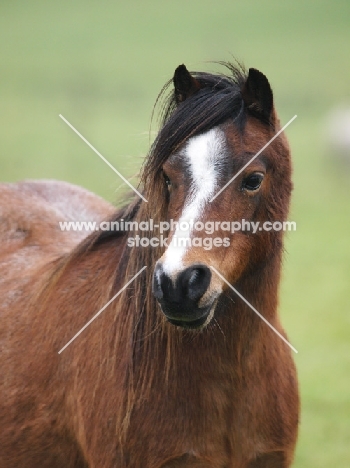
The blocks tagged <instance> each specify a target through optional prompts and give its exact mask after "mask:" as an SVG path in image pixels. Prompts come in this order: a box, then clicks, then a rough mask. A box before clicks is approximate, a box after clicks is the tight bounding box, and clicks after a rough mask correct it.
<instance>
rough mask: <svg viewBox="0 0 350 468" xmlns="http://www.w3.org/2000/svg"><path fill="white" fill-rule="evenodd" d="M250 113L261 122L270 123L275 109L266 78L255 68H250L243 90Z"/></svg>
mask: <svg viewBox="0 0 350 468" xmlns="http://www.w3.org/2000/svg"><path fill="white" fill-rule="evenodd" d="M241 93H242V97H243V101H244V103H245V105H246V108H247V109H248V111H249V112H250V113H251V114H253V115H254V116H255V117H257V118H260V119H261V120H265V121H270V120H271V116H272V109H273V95H272V89H271V86H270V83H269V82H268V80H267V78H266V76H265V75H264V74H263V73H261V72H260V71H259V70H256V69H255V68H249V74H248V78H247V80H246V82H245V83H244V85H243V88H242V89H241Z"/></svg>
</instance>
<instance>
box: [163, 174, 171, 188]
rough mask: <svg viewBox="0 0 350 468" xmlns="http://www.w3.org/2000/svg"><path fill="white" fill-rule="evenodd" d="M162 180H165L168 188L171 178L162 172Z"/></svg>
mask: <svg viewBox="0 0 350 468" xmlns="http://www.w3.org/2000/svg"><path fill="white" fill-rule="evenodd" d="M164 180H165V185H166V186H167V187H168V188H169V187H170V186H171V180H170V179H169V177H168V176H167V175H166V174H164Z"/></svg>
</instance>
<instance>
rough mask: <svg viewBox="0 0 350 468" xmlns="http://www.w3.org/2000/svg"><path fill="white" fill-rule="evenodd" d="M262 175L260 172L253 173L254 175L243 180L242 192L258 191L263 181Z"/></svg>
mask: <svg viewBox="0 0 350 468" xmlns="http://www.w3.org/2000/svg"><path fill="white" fill-rule="evenodd" d="M263 178H264V174H262V173H261V172H254V174H251V175H249V176H248V177H246V178H245V179H244V180H243V183H242V189H243V190H250V191H254V190H258V188H259V187H260V185H261V182H262V181H263Z"/></svg>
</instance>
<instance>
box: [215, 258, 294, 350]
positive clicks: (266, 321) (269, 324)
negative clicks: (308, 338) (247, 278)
mask: <svg viewBox="0 0 350 468" xmlns="http://www.w3.org/2000/svg"><path fill="white" fill-rule="evenodd" d="M210 268H211V269H212V270H214V271H215V273H216V274H217V275H218V277H219V278H221V279H222V281H224V282H225V283H226V284H227V286H228V287H229V288H231V289H232V291H234V292H235V293H236V294H237V296H239V297H240V298H241V299H242V301H244V302H245V303H246V304H247V306H249V307H250V308H251V309H252V311H254V312H255V313H256V314H257V315H258V316H259V317H260V318H261V320H263V321H264V322H265V323H266V325H268V326H269V327H270V328H271V330H273V331H274V332H275V333H276V335H278V336H279V337H280V338H281V340H283V341H284V342H285V343H286V344H287V345H288V346H289V347H290V348H291V349H292V350H293V351H294V352H295V353H298V351H297V350H296V349H295V348H294V346H292V345H291V344H290V343H289V341H288V340H286V339H285V337H284V336H283V335H281V333H280V332H279V331H278V330H276V328H275V327H274V326H273V325H271V323H270V322H269V321H268V320H266V318H265V317H264V316H263V315H261V313H260V312H258V311H257V310H256V308H255V307H253V306H252V305H251V304H250V303H249V302H248V301H247V299H246V298H245V297H244V296H242V294H240V293H239V292H238V291H237V289H236V288H234V287H233V286H232V284H230V283H229V282H228V281H227V280H226V279H225V278H224V277H223V276H222V275H221V274H220V273H219V272H218V270H217V269H216V268H214V267H213V266H211V267H210Z"/></svg>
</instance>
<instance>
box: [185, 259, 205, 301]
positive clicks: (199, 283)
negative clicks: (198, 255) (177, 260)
mask: <svg viewBox="0 0 350 468" xmlns="http://www.w3.org/2000/svg"><path fill="white" fill-rule="evenodd" d="M182 276H183V277H182V281H181V283H182V288H183V291H184V294H185V296H187V297H188V299H190V300H191V301H197V300H199V299H200V298H201V297H202V296H203V294H204V293H205V291H206V290H207V289H208V287H209V284H210V279H211V271H210V270H209V268H208V267H206V266H205V265H196V266H192V267H189V268H187V269H186V270H185V271H184V272H183V273H182Z"/></svg>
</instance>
